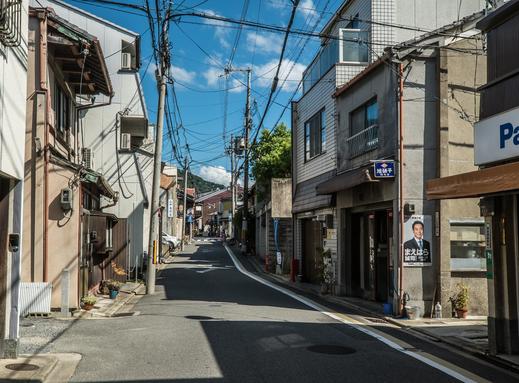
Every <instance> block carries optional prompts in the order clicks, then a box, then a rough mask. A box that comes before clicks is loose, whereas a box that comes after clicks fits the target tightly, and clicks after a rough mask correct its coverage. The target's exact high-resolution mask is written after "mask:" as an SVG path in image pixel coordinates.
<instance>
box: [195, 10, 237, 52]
mask: <svg viewBox="0 0 519 383" xmlns="http://www.w3.org/2000/svg"><path fill="white" fill-rule="evenodd" d="M202 12H203V13H206V14H208V15H211V16H218V17H223V16H222V15H219V14H218V13H216V12H215V11H213V10H211V9H206V10H203V11H202ZM203 20H204V23H205V24H207V25H210V26H211V27H213V28H214V35H215V36H216V37H217V38H218V41H219V42H220V44H221V46H222V47H223V48H229V47H230V46H231V44H229V42H228V41H227V39H228V37H229V29H227V28H226V23H225V22H224V21H220V20H212V19H203Z"/></svg>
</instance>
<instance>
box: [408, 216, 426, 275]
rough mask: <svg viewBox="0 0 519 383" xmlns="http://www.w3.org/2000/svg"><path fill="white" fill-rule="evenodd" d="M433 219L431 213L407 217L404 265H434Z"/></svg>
mask: <svg viewBox="0 0 519 383" xmlns="http://www.w3.org/2000/svg"><path fill="white" fill-rule="evenodd" d="M431 239H432V219H431V216H430V215H412V216H410V217H406V221H405V222H404V233H403V240H404V243H403V254H404V262H403V263H404V266H431V265H432V253H433V248H432V243H431Z"/></svg>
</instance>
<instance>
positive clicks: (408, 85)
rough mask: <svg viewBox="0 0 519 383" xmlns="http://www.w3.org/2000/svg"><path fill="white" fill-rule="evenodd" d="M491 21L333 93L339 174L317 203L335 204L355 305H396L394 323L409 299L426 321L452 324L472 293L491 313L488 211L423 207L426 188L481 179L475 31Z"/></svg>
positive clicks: (407, 46)
mask: <svg viewBox="0 0 519 383" xmlns="http://www.w3.org/2000/svg"><path fill="white" fill-rule="evenodd" d="M482 17H483V12H479V13H476V14H474V15H471V16H467V17H466V18H463V19H461V20H460V21H459V22H458V21H457V22H455V23H453V24H450V25H447V26H444V27H442V28H440V29H438V30H435V31H432V32H430V33H428V34H425V35H423V36H421V37H418V38H414V39H413V40H410V41H408V42H403V43H401V44H399V45H396V46H393V47H392V48H389V49H388V52H387V53H386V54H385V55H384V56H383V57H382V58H381V59H379V60H378V61H376V62H375V63H373V64H372V65H370V66H369V67H367V68H366V69H365V70H364V71H363V72H361V73H360V74H359V75H357V76H356V77H354V78H353V79H352V80H351V81H350V82H348V83H347V84H345V85H344V86H343V87H341V88H339V89H338V90H337V92H336V93H335V97H336V100H337V111H338V119H339V121H340V123H339V127H338V140H337V141H338V142H337V163H338V175H337V176H336V177H335V178H334V179H332V180H330V181H328V182H325V183H323V184H321V185H319V186H318V187H317V192H318V194H319V193H330V192H335V193H336V195H337V209H338V211H339V216H340V220H339V230H338V238H339V248H340V266H341V269H340V273H341V274H342V275H343V276H344V278H341V281H344V285H341V286H340V289H341V290H343V291H345V293H346V294H348V295H353V296H358V297H362V298H366V299H370V300H376V301H380V302H391V303H393V304H394V307H395V312H398V307H399V304H400V300H401V299H403V298H404V296H405V300H406V302H405V303H406V305H408V306H415V307H419V309H420V312H421V313H422V314H426V315H429V314H430V313H431V312H432V311H433V307H434V305H435V303H436V302H441V304H442V308H443V314H444V315H445V316H446V317H450V316H451V304H450V300H449V298H450V297H452V296H453V295H455V293H456V292H457V290H458V288H459V285H460V284H463V285H466V286H467V287H468V288H469V292H470V302H471V305H470V307H469V311H470V313H471V314H472V315H486V313H487V296H486V278H485V273H486V264H485V261H484V251H483V249H484V236H483V229H484V223H483V221H482V219H481V218H480V217H479V207H478V201H477V200H475V199H471V200H465V201H456V202H452V203H449V204H436V203H433V202H431V201H427V200H425V198H424V191H425V189H424V187H425V182H426V181H427V180H428V179H431V178H434V177H436V176H437V174H440V173H444V174H457V173H460V172H464V171H469V170H472V169H473V168H474V165H473V161H472V158H473V153H472V147H473V139H472V137H473V125H474V122H475V120H476V119H477V118H478V114H479V107H474V105H475V103H476V104H477V100H478V97H479V96H478V93H477V88H478V86H479V85H480V84H482V83H483V82H484V79H485V63H484V61H485V60H484V59H485V56H484V53H483V52H482V47H483V39H482V36H481V35H480V34H479V32H478V31H477V30H476V29H475V24H476V22H477V21H478V20H479V19H481V18H482ZM446 37H448V38H446ZM452 52H456V54H455V55H453V54H452ZM396 58H398V61H397V60H396ZM444 73H445V74H447V73H448V75H443V74H444ZM395 90H398V92H396V91H395ZM395 106H396V107H395ZM399 164H401V166H399ZM384 169H390V171H389V172H388V174H386V175H384V174H383V173H384ZM415 226H417V227H418V228H419V229H420V230H421V231H422V232H423V238H418V237H417V236H419V235H418V234H416V233H415V232H414V230H413V229H414V227H415ZM359 238H360V241H359V240H358V239H359ZM416 238H418V240H417V239H416ZM420 242H421V245H422V246H421V248H419V247H418V243H420Z"/></svg>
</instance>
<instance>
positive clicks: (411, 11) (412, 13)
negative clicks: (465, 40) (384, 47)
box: [393, 0, 486, 41]
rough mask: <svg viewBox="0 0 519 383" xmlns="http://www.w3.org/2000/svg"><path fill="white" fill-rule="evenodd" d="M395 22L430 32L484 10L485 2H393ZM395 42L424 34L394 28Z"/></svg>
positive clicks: (444, 0)
mask: <svg viewBox="0 0 519 383" xmlns="http://www.w3.org/2000/svg"><path fill="white" fill-rule="evenodd" d="M393 1H394V2H395V11H396V14H395V15H396V16H395V22H396V23H397V24H402V25H406V26H411V27H416V28H420V29H423V30H426V31H431V30H434V29H437V28H441V27H442V26H444V25H446V24H450V23H453V22H455V21H456V20H458V19H461V18H463V17H465V16H468V15H471V14H473V13H476V12H479V11H481V10H483V9H485V3H486V1H485V0H393ZM395 33H396V41H406V40H409V39H412V38H415V37H418V36H420V35H422V34H423V33H424V32H420V31H411V30H406V29H401V28H395Z"/></svg>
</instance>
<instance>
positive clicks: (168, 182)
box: [160, 174, 175, 190]
mask: <svg viewBox="0 0 519 383" xmlns="http://www.w3.org/2000/svg"><path fill="white" fill-rule="evenodd" d="M173 186H175V177H174V176H168V175H166V174H161V175H160V188H161V189H164V190H169V189H171V188H172V187H173Z"/></svg>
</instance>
